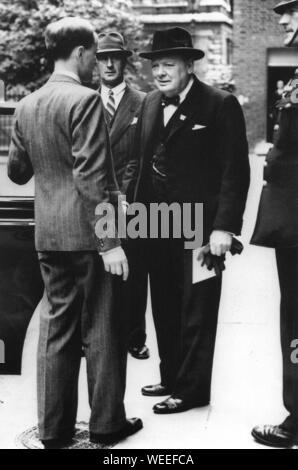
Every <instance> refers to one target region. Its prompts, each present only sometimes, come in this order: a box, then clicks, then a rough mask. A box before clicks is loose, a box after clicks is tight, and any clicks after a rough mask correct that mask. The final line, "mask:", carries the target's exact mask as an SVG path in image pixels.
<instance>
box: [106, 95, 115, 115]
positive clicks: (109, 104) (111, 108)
mask: <svg viewBox="0 0 298 470" xmlns="http://www.w3.org/2000/svg"><path fill="white" fill-rule="evenodd" d="M107 110H108V113H109V114H110V116H111V117H112V118H113V117H114V114H115V112H116V105H115V98H114V92H113V90H110V91H109V99H108V102H107Z"/></svg>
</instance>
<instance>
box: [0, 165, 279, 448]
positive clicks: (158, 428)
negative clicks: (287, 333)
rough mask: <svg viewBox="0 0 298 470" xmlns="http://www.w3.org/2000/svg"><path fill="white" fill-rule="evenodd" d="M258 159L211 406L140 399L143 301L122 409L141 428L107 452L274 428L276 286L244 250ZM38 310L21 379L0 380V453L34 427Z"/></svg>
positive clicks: (225, 296)
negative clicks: (157, 407) (170, 410)
mask: <svg viewBox="0 0 298 470" xmlns="http://www.w3.org/2000/svg"><path fill="white" fill-rule="evenodd" d="M263 162H264V160H263V158H260V157H256V156H252V157H251V169H252V185H251V188H250V193H249V199H248V204H247V210H246V214H245V224H244V231H243V236H242V241H243V242H244V243H245V251H244V252H243V254H242V255H241V256H235V257H233V258H230V259H229V261H228V263H227V270H226V272H225V274H224V284H223V293H222V301H221V307H220V315H219V325H218V335H217V343H216V351H215V360H214V369H213V385H212V404H211V406H209V407H206V408H201V409H199V408H198V409H194V410H190V411H187V412H185V413H181V414H175V415H170V416H158V415H154V414H153V412H152V406H153V405H154V404H155V403H156V401H157V400H156V399H154V398H148V397H143V396H142V395H141V393H140V389H141V387H142V386H143V385H147V384H151V383H158V382H159V373H158V354H157V347H156V338H155V332H154V327H153V322H152V317H151V308H150V303H149V304H148V309H147V330H148V341H147V344H148V346H149V347H150V350H151V357H150V359H149V360H146V361H138V360H136V359H133V358H132V357H129V360H128V375H127V377H128V385H127V392H126V400H125V402H126V409H127V415H128V417H133V416H138V417H141V418H142V419H143V421H144V429H143V430H142V431H141V432H139V433H138V434H136V435H135V436H132V437H130V438H129V439H126V440H124V441H122V442H121V443H119V444H118V445H117V446H116V447H115V449H254V448H262V446H260V445H258V444H256V443H255V442H254V441H253V439H252V438H251V436H250V432H251V429H252V427H253V426H255V425H257V424H265V423H270V424H277V423H280V422H281V421H282V420H283V419H284V417H285V416H286V411H285V410H284V408H283V404H282V388H281V352H280V342H279V288H278V280H277V272H276V266H275V258H274V251H273V250H271V249H263V248H257V247H253V246H250V245H248V242H249V239H250V236H251V234H252V230H253V227H254V222H255V218H256V213H257V206H258V201H259V196H260V191H261V187H262V167H263ZM38 321H39V319H38V309H37V311H36V313H35V315H34V317H33V319H32V322H31V324H30V327H29V330H28V334H27V338H26V343H25V348H24V357H23V374H22V375H21V376H0V422H1V426H0V449H15V448H17V444H16V437H17V436H18V435H19V434H20V433H22V432H23V431H25V430H26V429H28V428H30V427H32V426H35V425H36V422H37V417H36V390H35V389H36V375H35V374H36V373H35V363H36V347H37V336H38ZM88 418H89V408H88V401H87V385H86V371H85V361H82V370H81V375H80V403H79V412H78V421H88Z"/></svg>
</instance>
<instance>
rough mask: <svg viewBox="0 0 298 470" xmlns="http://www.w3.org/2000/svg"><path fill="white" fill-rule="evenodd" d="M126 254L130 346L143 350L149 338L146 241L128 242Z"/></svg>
mask: <svg viewBox="0 0 298 470" xmlns="http://www.w3.org/2000/svg"><path fill="white" fill-rule="evenodd" d="M126 254H127V258H128V263H129V278H128V281H127V285H126V290H127V295H126V298H127V301H126V303H127V309H128V316H129V319H130V322H129V324H130V327H129V343H128V345H129V347H130V348H134V347H136V348H141V347H142V346H144V344H145V343H146V338H147V335H146V309H147V296H148V266H147V260H146V254H145V246H144V240H141V239H136V240H128V242H127V247H126Z"/></svg>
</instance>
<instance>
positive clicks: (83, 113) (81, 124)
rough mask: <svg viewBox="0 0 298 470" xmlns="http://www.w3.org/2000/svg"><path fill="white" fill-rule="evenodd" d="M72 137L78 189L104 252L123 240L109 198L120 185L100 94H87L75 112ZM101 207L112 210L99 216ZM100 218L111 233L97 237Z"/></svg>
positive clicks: (74, 173)
mask: <svg viewBox="0 0 298 470" xmlns="http://www.w3.org/2000/svg"><path fill="white" fill-rule="evenodd" d="M71 137H72V155H73V158H74V161H73V177H74V182H75V186H76V188H77V191H78V192H79V194H80V195H81V197H82V199H83V200H84V203H85V207H86V211H87V215H88V218H89V220H90V223H91V230H93V233H94V236H95V239H96V242H97V246H98V250H99V251H100V252H105V251H108V250H110V249H112V248H115V247H116V246H119V245H120V240H119V238H118V237H117V233H116V227H115V224H116V217H115V211H114V204H113V202H114V201H112V200H111V196H110V192H112V193H114V190H115V192H117V185H116V183H115V184H112V183H113V182H114V172H113V171H112V170H113V165H112V163H111V161H112V157H111V153H110V142H109V137H108V131H107V128H106V123H105V120H104V114H103V108H102V103H101V99H100V96H99V94H98V93H96V92H94V93H92V94H90V95H89V94H88V95H87V97H85V98H83V99H82V100H81V102H80V105H79V106H76V107H75V109H74V110H73V113H72V119H71ZM111 173H112V174H111ZM113 196H114V197H115V194H113ZM100 205H101V206H100ZM99 206H100V207H104V206H105V207H109V208H110V211H108V212H105V213H104V214H106V215H103V213H101V214H100V215H96V213H98V212H101V211H98V210H97V209H98V207H99ZM101 217H105V220H106V221H107V224H106V225H105V228H109V229H110V232H109V234H107V232H106V233H105V234H104V233H103V234H102V235H101V236H99V235H98V231H96V234H97V236H96V235H95V228H96V226H97V224H98V222H99V219H100V218H101Z"/></svg>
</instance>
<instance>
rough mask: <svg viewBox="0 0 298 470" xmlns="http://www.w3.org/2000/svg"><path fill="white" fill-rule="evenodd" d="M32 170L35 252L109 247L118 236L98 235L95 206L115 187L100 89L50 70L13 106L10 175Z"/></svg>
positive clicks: (21, 178)
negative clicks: (44, 79)
mask: <svg viewBox="0 0 298 470" xmlns="http://www.w3.org/2000/svg"><path fill="white" fill-rule="evenodd" d="M33 174H34V175H35V193H36V198H35V219H36V230H35V241H36V249H37V250H38V251H89V250H94V249H98V250H99V251H107V250H109V249H111V248H114V247H115V246H118V245H119V244H120V241H119V239H117V238H116V239H112V238H101V239H98V238H97V237H96V236H95V232H94V226H95V223H96V221H97V219H98V217H97V219H96V216H95V208H96V206H97V205H98V204H99V203H101V202H112V203H115V199H116V198H117V195H118V194H119V192H118V187H117V183H116V178H115V174H114V169H113V163H112V158H111V151H110V143H109V137H108V132H107V128H106V124H105V119H104V113H103V106H102V103H101V99H100V96H99V93H98V92H97V91H94V90H91V89H89V88H87V87H84V86H82V85H80V84H79V83H78V82H76V81H75V80H74V79H72V78H70V77H68V76H66V75H65V76H64V75H58V74H53V75H52V77H51V78H50V80H49V81H48V82H47V83H46V84H45V85H44V86H43V87H42V88H40V89H39V90H37V91H36V92H34V93H32V94H31V95H29V96H27V97H26V98H24V99H23V100H22V101H21V102H20V103H19V104H18V106H17V109H16V119H15V125H14V129H13V134H12V141H11V146H10V152H9V162H8V175H9V177H10V178H11V180H12V181H14V182H15V183H17V184H25V183H26V182H27V181H28V180H29V179H30V178H31V177H32V176H33Z"/></svg>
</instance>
